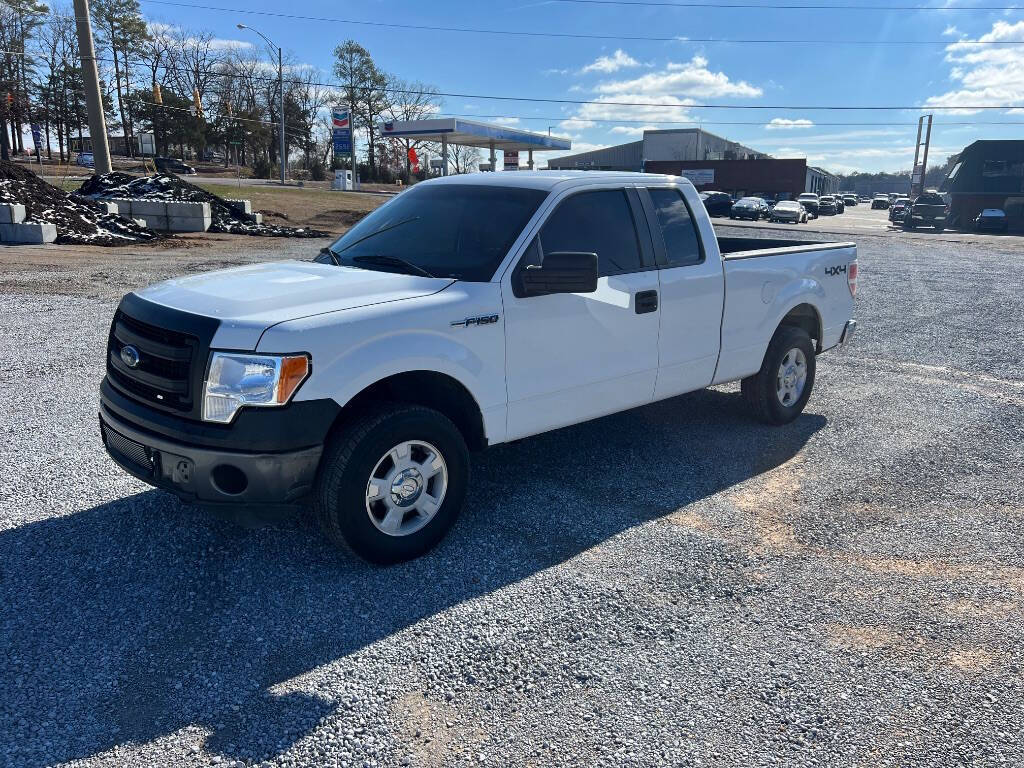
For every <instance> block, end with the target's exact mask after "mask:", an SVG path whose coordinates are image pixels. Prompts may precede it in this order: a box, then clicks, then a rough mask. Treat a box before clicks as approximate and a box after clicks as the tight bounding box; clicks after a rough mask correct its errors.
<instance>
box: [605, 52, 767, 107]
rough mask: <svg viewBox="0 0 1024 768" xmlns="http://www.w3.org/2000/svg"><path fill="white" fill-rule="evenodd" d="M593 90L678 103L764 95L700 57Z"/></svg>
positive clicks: (610, 82)
mask: <svg viewBox="0 0 1024 768" xmlns="http://www.w3.org/2000/svg"><path fill="white" fill-rule="evenodd" d="M595 90H596V91H597V92H598V93H601V94H609V95H622V94H640V95H643V96H645V97H650V96H668V97H672V98H675V99H677V100H681V99H693V98H704V99H707V98H723V97H730V98H757V97H759V96H761V95H762V93H763V91H762V90H761V89H760V88H757V87H755V86H752V85H750V84H749V83H747V82H746V81H744V80H741V81H739V82H736V81H733V80H731V79H730V78H729V76H728V75H726V74H725V73H724V72H712V71H711V70H710V69H708V60H707V59H706V58H704V57H703V56H694V57H693V58H692V59H690V60H689V61H687V62H685V63H676V62H670V63H669V64H668V65H667V66H666V68H665V69H664V70H661V71H658V72H650V73H648V74H646V75H642V76H640V77H637V78H633V79H630V80H617V81H616V80H613V81H608V82H603V83H600V84H598V86H597V87H596V88H595Z"/></svg>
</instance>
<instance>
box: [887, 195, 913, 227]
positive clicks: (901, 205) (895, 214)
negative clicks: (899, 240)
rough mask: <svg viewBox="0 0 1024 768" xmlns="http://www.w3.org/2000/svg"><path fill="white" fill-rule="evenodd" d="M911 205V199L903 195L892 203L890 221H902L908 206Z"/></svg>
mask: <svg viewBox="0 0 1024 768" xmlns="http://www.w3.org/2000/svg"><path fill="white" fill-rule="evenodd" d="M909 205H910V200H909V199H908V198H906V197H901V198H899V199H897V200H896V202H894V203H893V204H892V207H891V208H890V209H889V221H892V222H894V223H897V224H899V223H902V222H903V217H904V215H905V214H906V212H907V206H909Z"/></svg>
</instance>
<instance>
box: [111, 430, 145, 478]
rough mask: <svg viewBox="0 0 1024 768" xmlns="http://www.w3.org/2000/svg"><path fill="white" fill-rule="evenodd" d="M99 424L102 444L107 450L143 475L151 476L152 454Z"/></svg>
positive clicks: (140, 445) (142, 446)
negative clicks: (101, 431) (101, 430)
mask: <svg viewBox="0 0 1024 768" xmlns="http://www.w3.org/2000/svg"><path fill="white" fill-rule="evenodd" d="M100 423H101V426H102V429H103V443H104V445H106V446H107V448H108V449H109V450H111V451H113V452H114V453H116V454H118V455H119V456H120V457H121V458H123V459H124V460H126V461H127V462H129V463H130V464H133V465H134V466H135V467H136V469H138V470H139V471H140V472H142V473H143V474H151V473H152V472H153V468H154V464H153V454H152V453H151V452H150V450H149V449H148V448H146V446H144V445H142V444H140V443H136V442H135V441H134V440H130V439H129V438H127V437H125V436H124V435H122V434H121V433H120V432H115V431H114V430H113V429H111V428H110V427H108V426H107V425H106V424H103V423H102V422H100Z"/></svg>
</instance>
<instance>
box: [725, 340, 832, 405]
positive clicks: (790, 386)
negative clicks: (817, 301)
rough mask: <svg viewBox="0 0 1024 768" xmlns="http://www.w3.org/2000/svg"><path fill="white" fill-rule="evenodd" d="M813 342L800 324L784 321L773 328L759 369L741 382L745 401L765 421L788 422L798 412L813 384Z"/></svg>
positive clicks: (809, 394) (809, 393)
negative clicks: (782, 324) (773, 332)
mask: <svg viewBox="0 0 1024 768" xmlns="http://www.w3.org/2000/svg"><path fill="white" fill-rule="evenodd" d="M814 370H815V357H814V343H813V342H812V341H811V337H810V336H808V335H807V331H805V330H804V329H803V328H796V327H793V326H788V325H784V326H782V327H781V328H779V330H777V331H776V332H775V336H773V337H772V340H771V342H770V343H769V344H768V351H767V352H765V355H764V361H763V362H762V363H761V370H760V371H758V372H757V373H755V374H754V375H753V376H748V377H747V378H745V379H743V381H742V382H741V383H740V389H741V391H742V393H743V398H744V399H745V400H746V401H747V405H748V406H749V407H750V409H751V410H752V411H753V413H754V415H755V416H756V417H757V418H758V419H760V420H761V421H764V422H766V423H768V424H788V423H789V422H791V421H793V419H795V418H796V417H797V416H799V415H800V414H801V413H802V412H803V410H804V406H805V405H807V400H808V398H809V397H810V396H811V390H812V389H813V388H814Z"/></svg>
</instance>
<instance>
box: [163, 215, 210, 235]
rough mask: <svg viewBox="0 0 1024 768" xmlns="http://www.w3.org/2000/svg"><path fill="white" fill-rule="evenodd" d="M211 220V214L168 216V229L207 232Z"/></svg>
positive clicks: (171, 230)
mask: <svg viewBox="0 0 1024 768" xmlns="http://www.w3.org/2000/svg"><path fill="white" fill-rule="evenodd" d="M211 221H212V219H211V218H210V217H209V216H168V217H167V229H168V231H170V232H205V231H206V230H208V229H209V228H210V223H211Z"/></svg>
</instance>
